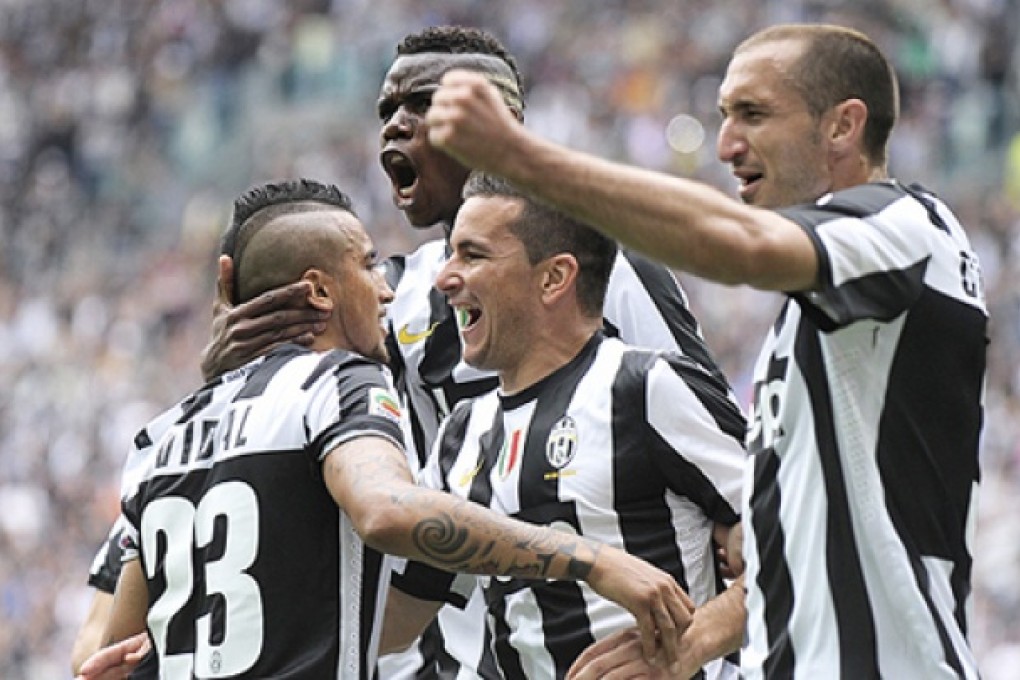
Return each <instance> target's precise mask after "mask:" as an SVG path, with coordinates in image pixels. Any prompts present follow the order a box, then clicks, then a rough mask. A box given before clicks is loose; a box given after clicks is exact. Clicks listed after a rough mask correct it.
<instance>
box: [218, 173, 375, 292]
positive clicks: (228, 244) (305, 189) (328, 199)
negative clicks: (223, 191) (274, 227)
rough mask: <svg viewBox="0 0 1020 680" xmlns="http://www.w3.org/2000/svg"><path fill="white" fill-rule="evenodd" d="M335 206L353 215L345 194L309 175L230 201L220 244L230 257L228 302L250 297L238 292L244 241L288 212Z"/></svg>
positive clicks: (254, 189) (271, 184) (250, 191)
mask: <svg viewBox="0 0 1020 680" xmlns="http://www.w3.org/2000/svg"><path fill="white" fill-rule="evenodd" d="M338 209H339V210H343V211H345V212H348V213H350V214H351V215H354V216H355V217H356V216H357V215H356V213H355V212H354V208H353V207H352V204H351V199H350V197H349V196H347V194H345V193H344V192H342V191H341V190H340V189H339V188H338V187H336V186H335V185H332V184H323V183H321V182H317V181H315V180H311V179H303V178H302V179H296V180H285V181H281V182H269V183H266V184H261V185H258V186H254V187H252V188H250V189H248V190H247V191H245V192H244V193H243V194H241V195H240V196H239V197H238V198H237V199H236V200H235V201H234V211H233V215H232V217H231V220H230V226H229V227H227V230H226V231H225V232H224V234H223V239H222V241H221V245H220V252H221V253H222V254H224V255H229V256H230V258H231V259H232V260H233V261H234V282H233V283H234V299H233V300H231V302H232V303H233V304H239V303H240V302H243V301H245V300H246V299H250V298H251V297H253V296H252V295H250V294H248V295H242V294H241V283H242V280H241V262H242V260H243V259H244V253H245V250H246V249H247V248H248V244H249V243H251V241H252V239H253V238H254V237H255V235H256V234H258V233H259V232H260V231H261V230H262V228H263V227H264V226H265V225H267V224H269V223H270V222H272V221H273V220H275V219H276V218H277V217H280V216H281V215H286V214H290V213H299V212H311V211H320V210H338Z"/></svg>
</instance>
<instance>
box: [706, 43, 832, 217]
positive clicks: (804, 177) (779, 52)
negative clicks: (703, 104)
mask: <svg viewBox="0 0 1020 680" xmlns="http://www.w3.org/2000/svg"><path fill="white" fill-rule="evenodd" d="M802 49H803V48H802V43H801V42H800V41H796V40H782V41H773V42H768V43H764V44H760V45H756V46H754V47H751V48H748V49H746V50H743V51H740V52H737V53H736V54H735V55H734V57H733V60H732V61H731V62H730V65H729V68H727V70H726V77H725V79H724V80H723V83H722V85H721V86H720V88H719V109H720V111H721V113H722V116H723V124H722V127H721V129H720V131H719V141H718V147H717V151H718V154H719V159H720V160H721V161H723V162H724V163H729V164H730V165H731V166H732V167H733V174H734V176H736V177H737V179H738V180H739V182H740V188H739V192H740V198H741V199H742V200H743V201H744V202H745V203H749V204H752V205H756V206H759V207H762V208H780V207H784V206H789V205H796V204H799V203H807V202H811V201H814V200H815V199H817V198H818V197H819V196H822V195H823V194H825V193H826V192H828V191H830V190H831V189H832V185H833V180H832V171H831V169H830V167H829V150H828V147H827V145H826V141H825V137H824V135H823V134H822V130H823V129H824V126H825V123H826V117H825V115H823V116H822V118H821V119H818V118H815V117H814V116H812V115H811V113H810V112H809V110H808V107H807V104H806V103H805V101H804V99H803V97H802V96H801V94H800V93H799V92H798V91H797V89H796V88H794V87H793V85H792V84H791V83H790V82H789V74H790V72H791V68H790V67H791V65H793V64H795V63H796V60H797V58H798V57H799V55H800V53H801V50H802Z"/></svg>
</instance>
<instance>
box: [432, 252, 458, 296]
mask: <svg viewBox="0 0 1020 680" xmlns="http://www.w3.org/2000/svg"><path fill="white" fill-rule="evenodd" d="M462 284H463V281H462V280H461V277H460V273H459V270H458V264H457V256H456V255H454V256H452V257H451V258H450V259H448V260H447V261H446V264H444V265H443V268H442V269H440V270H439V274H437V275H436V283H435V287H436V290H438V291H439V292H440V293H443V294H444V295H446V296H447V297H451V296H452V295H453V294H454V293H456V292H457V290H458V289H459V288H460V287H461V285H462Z"/></svg>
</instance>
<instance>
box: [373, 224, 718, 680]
mask: <svg viewBox="0 0 1020 680" xmlns="http://www.w3.org/2000/svg"><path fill="white" fill-rule="evenodd" d="M449 254H450V253H449V245H448V244H447V242H446V241H445V240H444V239H437V240H435V241H430V242H428V243H426V244H424V245H422V246H421V247H419V248H418V249H417V250H416V251H415V252H414V253H412V254H411V255H406V256H403V255H401V256H396V257H392V258H389V259H388V260H386V262H385V263H384V268H385V273H386V279H387V281H388V282H389V284H390V286H391V287H392V288H393V290H394V300H393V302H392V303H390V305H389V306H388V310H387V316H388V322H389V325H390V333H389V335H388V337H387V344H388V348H389V352H390V357H391V362H390V367H391V369H392V370H393V374H394V380H395V383H396V387H397V391H398V392H399V393H400V396H401V398H402V400H403V406H404V413H405V415H406V418H407V420H408V425H409V428H410V435H409V436H408V439H409V441H408V451H409V452H416V455H417V457H418V461H419V464H421V463H424V461H425V459H426V458H427V456H428V454H429V451H430V449H431V448H432V446H433V443H434V442H435V437H436V431H437V430H438V428H439V424H440V422H441V421H442V419H443V418H444V417H445V416H446V415H448V414H449V412H450V409H451V408H452V407H453V406H455V405H456V404H457V403H458V402H460V401H461V400H462V399H466V398H470V397H474V396H478V395H480V394H484V393H485V392H489V391H491V390H493V389H495V387H496V385H497V380H496V378H495V376H494V375H493V374H492V373H489V372H483V371H479V370H477V369H474V368H472V367H470V366H468V365H467V364H466V363H465V362H464V361H462V360H461V341H460V332H459V330H458V328H457V323H456V320H455V318H454V315H453V312H452V310H451V309H450V306H449V304H448V303H447V300H446V296H445V295H443V294H442V293H440V292H439V291H438V290H436V289H435V287H434V284H435V280H436V276H437V275H438V274H439V271H440V270H441V269H442V268H443V265H444V264H446V260H447V259H448V257H449ZM603 313H604V319H605V330H606V333H607V334H609V335H613V336H619V337H620V338H621V339H623V340H624V341H625V342H628V343H630V344H632V345H636V346H639V347H648V348H652V349H661V350H668V351H674V352H680V353H682V354H684V355H686V356H688V357H690V358H691V359H693V360H694V361H696V362H697V363H698V364H699V365H701V366H702V367H703V368H704V369H705V370H706V371H708V372H709V373H710V374H711V375H712V376H713V378H714V379H715V380H716V381H717V383H718V386H719V388H720V389H723V390H726V391H730V387H729V384H728V383H727V381H726V379H725V378H724V377H723V375H722V372H721V371H720V370H719V368H718V366H717V365H716V363H715V359H714V358H713V357H712V356H711V354H710V352H709V351H708V349H707V347H706V345H705V341H704V339H703V338H702V336H701V330H700V329H699V327H698V323H697V321H696V319H695V318H694V316H693V315H692V314H691V312H690V310H689V309H688V305H687V298H686V296H685V294H684V292H683V289H682V288H681V287H680V285H679V283H678V282H677V280H676V277H674V276H673V274H672V273H671V272H670V271H669V270H668V269H667V268H665V267H663V266H662V265H660V264H658V263H655V262H652V261H651V260H649V259H647V258H645V257H644V256H642V255H639V254H637V253H633V252H629V251H625V250H621V251H620V253H619V254H618V255H617V257H616V262H615V263H614V266H613V270H612V273H611V276H610V280H609V287H608V289H607V291H606V301H605V306H604V310H603ZM734 401H735V398H734ZM476 604H477V603H469V604H468V605H467V607H468V608H469V609H470V610H477V609H479V607H477V606H476ZM470 614H471V612H468V615H465V614H462V613H460V612H459V610H456V609H453V608H451V607H443V608H442V609H441V610H440V612H439V616H438V617H437V622H436V623H435V624H434V625H433V626H431V627H430V628H429V630H428V631H427V633H426V635H425V640H424V641H423V643H422V644H421V645H419V648H418V649H414V648H412V650H410V651H409V652H407V653H404V654H400V655H389V656H388V657H386V658H385V659H384V667H383V669H382V670H383V673H381V674H380V678H382V679H383V680H397V679H398V678H399V679H401V680H409V679H412V678H413V679H415V680H430V679H432V678H443V679H444V680H471V679H472V678H478V677H481V678H486V679H489V678H495V677H498V676H495V675H493V671H491V670H490V669H492V668H493V663H492V660H491V659H489V658H482V659H478V652H479V650H482V651H483V652H484V651H485V650H486V649H487V646H486V645H485V644H484V640H481V639H480V637H479V636H480V635H481V634H482V632H483V631H484V630H485V627H484V626H482V625H480V623H479V621H478V619H477V618H476V617H475V616H473V615H470ZM444 636H445V637H446V638H447V640H446V641H444V640H443V639H442V638H443V637H444ZM397 657H402V658H400V659H398V658H397ZM476 659H478V660H476ZM433 665H434V667H430V666H433Z"/></svg>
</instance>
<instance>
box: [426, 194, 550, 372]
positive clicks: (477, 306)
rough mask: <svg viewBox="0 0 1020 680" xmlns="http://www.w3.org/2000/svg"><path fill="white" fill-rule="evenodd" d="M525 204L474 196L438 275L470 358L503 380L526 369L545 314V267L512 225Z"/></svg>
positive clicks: (438, 285)
mask: <svg viewBox="0 0 1020 680" xmlns="http://www.w3.org/2000/svg"><path fill="white" fill-rule="evenodd" d="M521 208H522V202H521V201H520V200H518V199H511V198H507V197H502V196H475V197H472V198H469V199H468V200H467V201H466V202H465V203H464V206H463V207H462V208H461V211H460V214H458V215H457V221H456V225H455V227H454V229H453V233H452V234H451V236H450V245H451V247H452V249H453V255H452V256H451V257H450V259H449V260H448V261H447V263H446V266H444V267H443V269H442V271H440V273H439V276H438V277H437V278H436V288H438V289H439V290H440V291H442V292H443V293H445V294H446V295H447V297H448V298H449V301H450V306H451V307H453V309H454V311H455V312H456V314H457V322H458V325H459V326H460V332H461V338H462V340H463V346H464V360H465V361H466V362H467V363H468V364H470V365H471V366H474V367H476V368H482V369H487V370H492V371H499V372H500V373H501V377H502V378H505V376H503V375H502V374H503V373H504V372H512V371H515V370H518V369H519V368H520V367H521V365H522V363H523V359H524V357H526V356H527V355H528V352H529V347H530V346H531V344H532V342H533V339H534V338H535V337H537V335H536V333H535V332H534V329H533V325H534V324H535V323H537V321H536V320H537V319H539V318H541V316H540V314H538V313H537V307H538V306H539V305H540V302H539V299H540V292H539V291H540V288H541V283H540V281H541V276H542V274H541V271H542V269H541V267H540V266H539V265H535V266H533V265H531V263H530V262H529V261H528V255H527V252H526V251H525V248H524V244H523V243H522V242H521V241H520V239H518V238H517V237H516V236H514V234H513V233H512V232H511V231H510V228H509V225H511V224H513V223H514V221H515V220H516V219H517V218H518V217H519V215H520V213H521Z"/></svg>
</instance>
